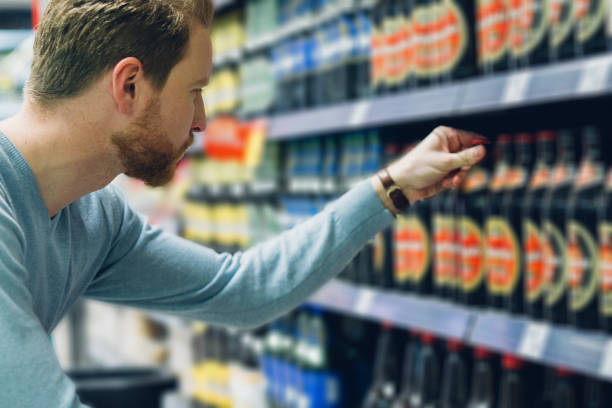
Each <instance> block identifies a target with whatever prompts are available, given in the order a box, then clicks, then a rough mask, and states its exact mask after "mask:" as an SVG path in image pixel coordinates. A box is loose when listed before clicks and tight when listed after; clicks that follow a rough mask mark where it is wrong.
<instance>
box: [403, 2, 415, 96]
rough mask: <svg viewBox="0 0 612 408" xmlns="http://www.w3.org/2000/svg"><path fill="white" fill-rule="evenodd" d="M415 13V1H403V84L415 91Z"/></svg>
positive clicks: (404, 87) (404, 86)
mask: <svg viewBox="0 0 612 408" xmlns="http://www.w3.org/2000/svg"><path fill="white" fill-rule="evenodd" d="M413 11H414V0H403V1H402V27H401V40H400V52H401V66H402V69H401V83H402V88H403V89H413V88H414V87H416V75H415V62H414V60H415V52H416V34H415V32H414V25H413V21H412V13H413Z"/></svg>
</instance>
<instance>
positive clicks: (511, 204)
mask: <svg viewBox="0 0 612 408" xmlns="http://www.w3.org/2000/svg"><path fill="white" fill-rule="evenodd" d="M515 145H516V150H517V156H516V161H515V164H514V166H513V168H512V170H511V174H510V180H509V183H508V187H507V190H506V193H505V195H504V197H503V199H502V204H501V207H502V208H501V213H502V216H503V218H504V221H502V222H501V223H499V224H498V225H497V226H496V227H495V228H497V231H496V233H497V234H498V237H499V238H501V244H502V253H503V258H504V260H505V262H504V264H503V277H502V282H501V283H502V285H501V292H502V297H503V304H504V309H505V310H506V311H508V312H510V313H522V312H523V309H524V301H523V298H524V296H523V295H524V289H523V287H524V283H523V282H524V278H525V276H524V275H525V273H524V271H525V268H524V263H523V261H524V260H523V256H522V252H523V251H522V247H521V245H522V243H523V242H524V237H523V231H522V226H521V216H522V213H523V203H524V200H525V195H526V193H527V188H528V186H529V179H530V174H531V168H532V167H533V135H532V134H530V133H519V134H518V135H516V137H515ZM495 228H494V229H495Z"/></svg>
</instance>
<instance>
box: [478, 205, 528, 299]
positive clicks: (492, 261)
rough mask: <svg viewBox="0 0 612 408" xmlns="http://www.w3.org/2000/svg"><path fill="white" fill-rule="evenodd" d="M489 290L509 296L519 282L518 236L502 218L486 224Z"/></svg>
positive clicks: (491, 219) (492, 218)
mask: <svg viewBox="0 0 612 408" xmlns="http://www.w3.org/2000/svg"><path fill="white" fill-rule="evenodd" d="M486 234H487V248H488V251H487V278H488V288H489V290H490V292H491V293H493V294H501V295H508V294H510V293H511V292H512V291H513V290H514V288H515V287H516V284H517V282H518V273H519V266H520V262H519V261H520V258H519V256H520V254H519V246H518V240H517V238H516V234H515V233H514V230H513V229H512V227H511V226H510V225H509V224H508V222H507V221H506V220H505V219H503V218H501V217H490V218H489V219H488V220H487V224H486Z"/></svg>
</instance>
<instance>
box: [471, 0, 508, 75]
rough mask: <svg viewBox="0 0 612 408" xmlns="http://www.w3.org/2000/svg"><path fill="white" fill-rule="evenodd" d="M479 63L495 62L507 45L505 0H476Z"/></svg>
mask: <svg viewBox="0 0 612 408" xmlns="http://www.w3.org/2000/svg"><path fill="white" fill-rule="evenodd" d="M476 20H477V22H476V25H477V30H478V46H479V52H478V54H479V63H483V62H493V63H495V62H497V61H498V60H499V59H500V58H501V57H502V56H503V55H504V54H505V53H506V51H507V47H508V30H509V24H508V6H507V3H506V1H505V0H478V13H477V15H476Z"/></svg>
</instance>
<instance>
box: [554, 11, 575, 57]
mask: <svg viewBox="0 0 612 408" xmlns="http://www.w3.org/2000/svg"><path fill="white" fill-rule="evenodd" d="M574 6H575V2H574V0H549V1H548V19H549V21H550V35H549V37H548V38H549V40H548V41H549V43H548V46H549V48H548V49H549V58H550V61H551V62H555V61H560V60H565V59H570V58H573V57H574V48H575V42H576V41H575V32H576V30H575V28H574V26H575V24H576V13H575V12H574Z"/></svg>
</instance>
